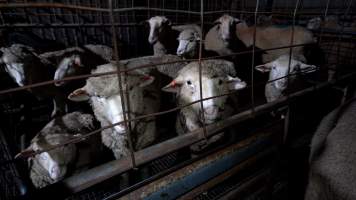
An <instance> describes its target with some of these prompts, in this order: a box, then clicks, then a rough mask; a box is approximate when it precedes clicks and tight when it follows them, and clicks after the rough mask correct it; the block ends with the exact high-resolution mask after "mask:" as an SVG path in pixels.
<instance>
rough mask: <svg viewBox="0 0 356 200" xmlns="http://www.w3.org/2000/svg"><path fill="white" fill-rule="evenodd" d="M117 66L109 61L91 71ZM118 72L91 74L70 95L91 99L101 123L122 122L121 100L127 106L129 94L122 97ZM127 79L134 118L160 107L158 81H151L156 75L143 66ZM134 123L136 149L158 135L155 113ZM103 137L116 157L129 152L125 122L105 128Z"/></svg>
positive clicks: (109, 69) (132, 133) (147, 143)
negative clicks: (82, 84)
mask: <svg viewBox="0 0 356 200" xmlns="http://www.w3.org/2000/svg"><path fill="white" fill-rule="evenodd" d="M116 69H117V68H116V66H115V65H113V64H111V63H109V64H105V65H100V66H98V67H97V69H95V70H93V71H92V74H95V73H104V72H110V71H115V70H116ZM117 76H118V75H117V74H113V75H107V76H99V77H91V78H89V79H87V81H86V84H85V86H84V87H82V88H79V89H77V90H75V91H73V92H72V93H71V94H70V95H69V96H68V99H70V100H72V101H86V100H90V103H91V106H92V109H93V111H94V114H95V116H96V118H97V119H98V120H99V121H100V123H101V125H102V127H104V126H108V125H111V124H115V123H120V122H123V120H124V115H123V108H122V101H124V103H125V106H127V101H126V98H125V99H124V100H122V99H121V96H120V92H119V83H118V77H117ZM121 76H123V74H121ZM123 80H124V79H123ZM126 80H127V82H126V83H127V85H124V86H123V88H127V89H128V90H129V91H126V89H125V91H124V92H128V94H129V99H130V113H127V114H128V115H130V117H131V119H132V118H136V117H139V116H141V115H145V114H150V113H155V112H157V111H158V110H159V106H160V96H159V95H160V94H159V90H158V89H157V88H156V86H155V84H151V83H152V82H153V81H154V77H153V76H150V75H148V74H146V73H144V72H143V71H142V70H135V71H131V72H129V73H128V74H127V76H126ZM126 109H127V108H126ZM131 127H132V132H131V137H132V139H133V147H134V149H135V150H139V149H142V148H144V147H146V146H148V145H150V144H151V143H152V142H153V141H154V140H155V138H156V124H155V117H149V118H145V119H143V120H139V121H132V122H131ZM101 138H102V142H103V144H104V145H105V146H107V147H108V148H110V149H111V150H112V151H113V153H114V156H115V158H116V159H120V158H122V157H124V156H127V155H128V154H129V147H128V135H127V130H126V128H125V126H124V124H123V123H121V124H118V125H116V126H114V127H113V128H108V129H105V130H103V131H102V132H101Z"/></svg>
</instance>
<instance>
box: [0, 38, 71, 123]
mask: <svg viewBox="0 0 356 200" xmlns="http://www.w3.org/2000/svg"><path fill="white" fill-rule="evenodd" d="M0 51H1V52H2V55H1V57H0V63H2V64H4V65H5V69H6V71H7V72H8V74H9V75H10V76H11V78H12V79H13V80H14V81H15V82H16V83H17V85H19V86H25V85H29V84H33V83H40V82H43V81H48V80H50V79H51V77H52V76H53V74H54V71H55V68H54V66H53V65H52V63H51V62H49V61H48V60H47V59H44V58H41V57H40V56H39V55H37V54H36V53H35V52H34V49H33V48H31V47H28V46H25V45H21V44H13V45H11V46H10V47H8V48H1V49H0ZM29 90H30V92H32V93H33V94H34V95H35V96H36V97H38V98H40V99H42V98H46V97H52V98H53V99H54V101H53V103H54V109H53V112H52V114H51V116H52V117H53V116H55V115H60V114H63V113H65V112H66V109H65V103H64V102H65V97H64V95H63V94H62V93H61V92H60V91H59V90H58V88H56V87H54V86H53V85H46V86H41V87H35V88H31V89H29Z"/></svg>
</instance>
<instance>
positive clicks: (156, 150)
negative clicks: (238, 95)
mask: <svg viewBox="0 0 356 200" xmlns="http://www.w3.org/2000/svg"><path fill="white" fill-rule="evenodd" d="M355 74H356V73H352V74H348V75H345V76H343V77H341V78H340V79H339V80H343V79H347V78H351V77H353V76H354V75H355ZM335 83H336V80H331V81H330V82H326V83H322V84H319V85H317V86H315V87H309V88H307V89H304V90H301V91H298V92H296V93H293V94H291V95H290V97H289V100H290V101H291V100H295V99H297V98H298V97H300V96H303V95H306V94H309V93H311V92H315V91H317V90H320V89H323V88H326V87H329V86H332V85H334V84H335ZM286 100H287V97H282V98H281V99H278V100H276V101H274V102H271V103H267V104H263V105H260V106H257V107H256V109H255V113H256V114H263V113H267V112H270V111H271V110H273V109H274V108H276V107H278V106H282V105H284V104H286V102H287V101H286ZM251 118H252V111H251V110H246V111H243V112H241V113H239V114H236V115H233V116H231V117H229V118H227V119H225V120H224V121H220V122H217V123H215V124H211V125H209V126H207V127H206V128H207V133H208V136H212V135H213V134H214V133H217V132H219V131H221V130H223V129H224V128H226V127H229V126H231V125H233V124H236V123H239V122H242V121H245V120H247V119H251ZM202 139H204V136H203V134H202V129H201V128H200V129H197V130H195V131H193V132H190V133H187V134H184V135H181V136H178V137H175V138H172V139H169V140H167V141H164V142H162V143H159V144H156V145H154V146H151V147H148V148H145V149H142V150H140V151H137V152H135V157H136V161H137V163H136V164H137V165H141V164H143V163H147V162H149V161H152V160H154V159H156V158H159V157H161V156H164V155H166V154H169V153H171V152H174V151H176V150H177V149H180V148H183V147H186V146H189V145H191V144H193V143H195V142H198V141H200V140H202ZM131 167H132V165H131V162H130V158H128V157H124V158H122V159H120V160H114V161H111V162H108V163H106V164H104V165H101V166H98V167H95V168H92V169H90V170H87V171H85V172H82V173H80V174H77V175H74V176H72V177H69V178H67V179H65V180H64V181H63V183H64V184H65V185H66V187H67V188H68V189H69V190H70V191H72V192H78V191H81V190H83V189H86V188H88V187H90V186H93V185H95V184H97V183H99V182H101V181H104V180H106V179H108V178H110V177H113V176H115V175H118V174H120V173H123V172H125V171H127V170H129V169H130V168H131Z"/></svg>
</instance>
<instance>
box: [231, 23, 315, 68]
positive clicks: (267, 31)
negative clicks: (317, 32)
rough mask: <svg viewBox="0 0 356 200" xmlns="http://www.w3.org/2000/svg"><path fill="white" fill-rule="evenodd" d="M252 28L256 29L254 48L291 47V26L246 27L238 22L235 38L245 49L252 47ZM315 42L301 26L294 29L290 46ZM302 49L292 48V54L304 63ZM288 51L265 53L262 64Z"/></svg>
mask: <svg viewBox="0 0 356 200" xmlns="http://www.w3.org/2000/svg"><path fill="white" fill-rule="evenodd" d="M254 28H256V41H255V46H256V47H257V48H259V49H270V48H277V47H283V46H289V45H291V34H292V27H291V26H287V27H277V26H267V27H258V26H257V27H254V26H250V27H248V26H247V24H246V22H243V21H240V22H239V23H238V24H236V36H237V37H238V38H239V39H240V40H241V41H242V42H243V43H244V45H245V46H246V47H250V46H252V45H253V33H254ZM276 35H278V38H277V37H275V36H276ZM315 42H316V41H315V38H314V37H313V34H312V33H311V32H310V31H309V30H307V29H305V28H303V27H301V26H295V27H294V39H293V43H292V45H298V44H308V43H315ZM303 49H304V48H303V47H301V46H298V47H293V48H292V53H293V56H294V57H296V58H298V60H301V61H303V62H306V58H305V56H304V52H303ZM289 51H290V48H283V49H276V50H272V51H267V52H265V54H263V55H262V61H263V63H267V62H271V61H273V60H275V59H277V58H278V57H279V56H281V55H283V54H287V53H289Z"/></svg>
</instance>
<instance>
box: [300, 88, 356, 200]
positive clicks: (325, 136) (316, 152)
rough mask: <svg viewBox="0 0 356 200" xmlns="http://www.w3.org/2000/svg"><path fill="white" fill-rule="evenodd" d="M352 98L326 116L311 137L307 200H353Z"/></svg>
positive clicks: (355, 129)
mask: <svg viewBox="0 0 356 200" xmlns="http://www.w3.org/2000/svg"><path fill="white" fill-rule="evenodd" d="M355 96H356V95H355V94H354V96H353V98H352V99H351V100H349V101H348V102H346V103H344V104H343V105H341V106H339V107H338V108H336V109H334V110H333V111H332V112H330V113H329V114H328V115H326V116H325V117H324V118H323V120H322V121H321V122H320V124H319V127H318V128H317V130H316V132H315V133H314V136H313V138H312V141H311V144H310V154H309V178H308V184H307V188H306V192H305V196H304V197H305V199H306V200H319V199H323V200H324V199H325V200H327V199H342V200H351V199H356V190H355V186H354V185H355V179H356V168H355V165H356V157H355V155H356V154H355V153H356V148H355V147H356V143H355V142H356V134H355V133H356V126H355V125H356V124H355V121H356V101H355Z"/></svg>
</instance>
